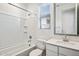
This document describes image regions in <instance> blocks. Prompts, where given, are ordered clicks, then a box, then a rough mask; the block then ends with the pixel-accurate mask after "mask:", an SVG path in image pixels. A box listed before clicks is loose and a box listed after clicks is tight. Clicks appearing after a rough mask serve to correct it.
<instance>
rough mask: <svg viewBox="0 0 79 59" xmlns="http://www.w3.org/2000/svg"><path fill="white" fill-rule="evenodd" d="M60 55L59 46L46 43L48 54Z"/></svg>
mask: <svg viewBox="0 0 79 59" xmlns="http://www.w3.org/2000/svg"><path fill="white" fill-rule="evenodd" d="M57 55H58V47H57V46H54V45H51V44H46V56H57Z"/></svg>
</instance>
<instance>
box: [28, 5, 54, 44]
mask: <svg viewBox="0 0 79 59" xmlns="http://www.w3.org/2000/svg"><path fill="white" fill-rule="evenodd" d="M38 6H39V4H29V6H28V9H29V10H31V11H33V13H36V14H37V15H35V14H32V15H31V16H29V17H28V20H27V24H28V35H32V37H33V38H32V43H36V39H44V40H48V39H49V38H50V37H52V36H53V33H54V30H53V29H54V16H53V15H54V9H53V8H54V6H53V4H51V7H50V8H51V9H50V11H51V12H50V13H51V20H50V21H51V29H40V28H39V26H38V25H39V24H38V23H39V21H38V19H39V18H38V17H39V7H38ZM28 39H29V38H28Z"/></svg>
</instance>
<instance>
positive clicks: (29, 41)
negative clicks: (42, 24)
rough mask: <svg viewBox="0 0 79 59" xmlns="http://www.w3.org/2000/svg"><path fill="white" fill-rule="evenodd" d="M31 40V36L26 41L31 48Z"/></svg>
mask: <svg viewBox="0 0 79 59" xmlns="http://www.w3.org/2000/svg"><path fill="white" fill-rule="evenodd" d="M31 39H32V36H31V35H30V36H29V40H28V43H29V46H31Z"/></svg>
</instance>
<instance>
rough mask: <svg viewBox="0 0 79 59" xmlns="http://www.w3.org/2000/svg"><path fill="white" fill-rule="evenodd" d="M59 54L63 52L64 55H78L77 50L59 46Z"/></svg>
mask: <svg viewBox="0 0 79 59" xmlns="http://www.w3.org/2000/svg"><path fill="white" fill-rule="evenodd" d="M59 54H63V55H66V56H79V51H75V50H71V49H67V48H62V47H59Z"/></svg>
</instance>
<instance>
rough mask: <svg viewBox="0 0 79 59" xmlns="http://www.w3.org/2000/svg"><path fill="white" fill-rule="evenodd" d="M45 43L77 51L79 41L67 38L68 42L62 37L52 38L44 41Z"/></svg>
mask: <svg viewBox="0 0 79 59" xmlns="http://www.w3.org/2000/svg"><path fill="white" fill-rule="evenodd" d="M46 43H48V44H52V45H56V46H61V47H65V48H70V49H74V50H78V51H79V42H76V41H71V40H69V42H64V41H63V40H62V39H55V38H54V39H50V40H48V41H46Z"/></svg>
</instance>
